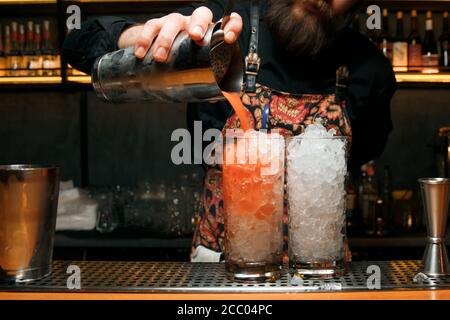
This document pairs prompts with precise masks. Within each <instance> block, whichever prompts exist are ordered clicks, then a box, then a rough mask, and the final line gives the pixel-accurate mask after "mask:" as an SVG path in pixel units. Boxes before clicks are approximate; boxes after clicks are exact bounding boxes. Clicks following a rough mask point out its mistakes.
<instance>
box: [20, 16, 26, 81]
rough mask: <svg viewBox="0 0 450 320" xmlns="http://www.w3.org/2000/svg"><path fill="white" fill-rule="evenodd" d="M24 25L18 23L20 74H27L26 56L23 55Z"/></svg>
mask: <svg viewBox="0 0 450 320" xmlns="http://www.w3.org/2000/svg"><path fill="white" fill-rule="evenodd" d="M25 40H26V37H25V25H23V24H19V55H20V71H19V75H20V76H27V75H28V70H27V63H28V61H27V57H26V55H25Z"/></svg>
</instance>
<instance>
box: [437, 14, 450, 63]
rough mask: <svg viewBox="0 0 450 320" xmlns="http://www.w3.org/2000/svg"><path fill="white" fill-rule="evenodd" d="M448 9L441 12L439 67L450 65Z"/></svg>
mask: <svg viewBox="0 0 450 320" xmlns="http://www.w3.org/2000/svg"><path fill="white" fill-rule="evenodd" d="M448 19H449V18H448V11H445V12H444V14H443V22H442V34H441V36H440V37H439V43H440V49H441V67H445V68H448V67H450V29H449V22H448Z"/></svg>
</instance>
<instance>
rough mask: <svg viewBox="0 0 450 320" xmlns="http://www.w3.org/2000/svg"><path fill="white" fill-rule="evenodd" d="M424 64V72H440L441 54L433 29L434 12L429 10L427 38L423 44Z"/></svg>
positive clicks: (426, 28)
mask: <svg viewBox="0 0 450 320" xmlns="http://www.w3.org/2000/svg"><path fill="white" fill-rule="evenodd" d="M422 65H423V70H422V72H424V73H438V72H439V54H438V46H437V43H436V38H435V36H434V31H433V13H432V12H431V11H427V16H426V23H425V38H424V40H423V46H422Z"/></svg>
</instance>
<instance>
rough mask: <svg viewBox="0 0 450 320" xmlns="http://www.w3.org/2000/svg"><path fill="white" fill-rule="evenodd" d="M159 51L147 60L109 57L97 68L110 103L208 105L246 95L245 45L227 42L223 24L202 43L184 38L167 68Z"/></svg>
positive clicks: (125, 54)
mask: <svg viewBox="0 0 450 320" xmlns="http://www.w3.org/2000/svg"><path fill="white" fill-rule="evenodd" d="M152 52H153V46H152V48H151V49H150V50H149V52H148V54H147V55H146V56H145V58H144V59H142V60H139V59H137V58H136V57H135V55H134V48H133V47H130V48H126V49H121V50H118V51H115V52H111V53H108V54H106V55H104V56H102V57H100V58H98V59H97V61H96V62H95V64H94V67H93V70H92V83H93V86H94V90H95V92H96V94H97V96H98V97H99V98H101V99H102V100H105V101H107V102H113V103H121V102H127V101H135V102H137V101H147V102H152V101H153V102H155V101H160V102H161V101H162V102H204V101H219V100H224V99H225V98H224V96H223V95H222V91H227V92H241V88H242V82H243V70H244V68H243V59H242V58H241V53H240V48H239V44H238V43H235V44H232V45H230V44H227V43H225V42H224V32H223V30H222V28H221V23H220V22H218V23H215V24H211V25H210V26H209V28H208V30H207V32H206V35H205V37H204V38H203V40H202V41H194V40H192V39H191V38H190V37H189V35H188V33H187V32H185V31H183V32H181V33H180V34H179V35H178V36H177V38H176V39H175V42H174V43H173V45H172V48H171V51H170V53H169V56H168V59H167V62H166V63H159V62H156V61H155V60H154V59H153V54H152Z"/></svg>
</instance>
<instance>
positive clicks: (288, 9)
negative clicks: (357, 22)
mask: <svg viewBox="0 0 450 320" xmlns="http://www.w3.org/2000/svg"><path fill="white" fill-rule="evenodd" d="M351 17H352V14H351V13H346V14H343V15H335V14H334V13H333V10H332V8H331V7H330V5H329V3H328V2H327V1H325V0H267V11H266V16H265V21H266V24H267V26H268V28H269V30H270V31H271V32H272V36H273V38H274V40H275V42H276V43H278V45H280V46H281V47H282V48H285V50H286V51H287V52H288V53H289V54H291V55H293V56H295V57H298V56H315V55H317V54H319V53H320V52H322V51H323V50H324V49H326V48H327V47H329V46H330V45H331V44H332V43H333V40H334V39H335V37H336V35H337V34H338V33H339V31H341V30H342V29H343V28H344V27H345V26H347V25H348V23H349V22H350V19H351Z"/></svg>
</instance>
